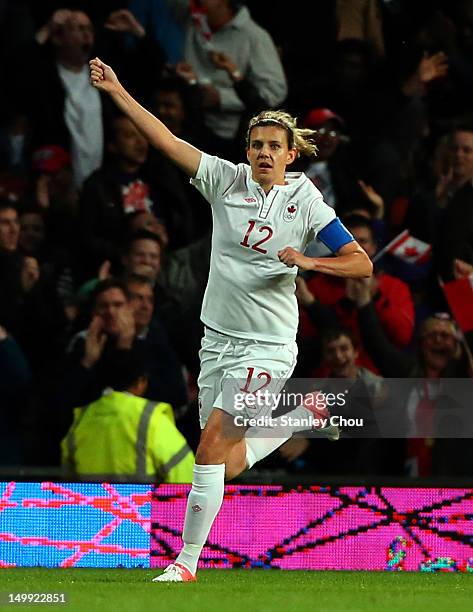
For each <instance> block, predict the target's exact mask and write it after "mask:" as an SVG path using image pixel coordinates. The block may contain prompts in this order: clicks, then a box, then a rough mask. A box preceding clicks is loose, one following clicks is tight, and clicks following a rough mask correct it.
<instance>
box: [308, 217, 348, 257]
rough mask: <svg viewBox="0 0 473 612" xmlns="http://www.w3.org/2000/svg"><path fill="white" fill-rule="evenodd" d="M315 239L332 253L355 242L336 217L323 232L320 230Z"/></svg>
mask: <svg viewBox="0 0 473 612" xmlns="http://www.w3.org/2000/svg"><path fill="white" fill-rule="evenodd" d="M317 238H318V239H319V240H320V241H321V242H323V243H324V244H325V246H326V247H328V248H329V249H330V250H331V251H332V252H333V253H336V252H337V251H338V250H339V249H341V248H342V246H345V244H348V243H349V242H353V241H354V240H355V239H354V238H353V236H352V235H351V234H350V232H349V231H348V230H347V228H346V227H345V226H344V225H343V223H342V222H341V221H340V219H339V218H338V217H335V219H334V220H333V221H330V223H329V224H328V225H326V226H325V227H324V229H323V230H320V232H319V233H318V234H317Z"/></svg>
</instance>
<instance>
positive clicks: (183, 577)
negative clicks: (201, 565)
mask: <svg viewBox="0 0 473 612" xmlns="http://www.w3.org/2000/svg"><path fill="white" fill-rule="evenodd" d="M196 581H197V578H196V577H195V576H194V575H193V574H191V573H190V571H189V570H188V569H187V568H186V567H184V566H183V565H181V564H180V563H171V565H168V566H167V568H166V569H165V570H164V572H163V573H162V574H160V575H159V576H156V578H153V582H196Z"/></svg>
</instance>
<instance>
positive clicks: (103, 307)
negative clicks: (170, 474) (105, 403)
mask: <svg viewBox="0 0 473 612" xmlns="http://www.w3.org/2000/svg"><path fill="white" fill-rule="evenodd" d="M128 282H129V284H130V288H131V289H132V291H133V294H132V295H130V293H129V291H128V286H127V283H124V282H122V281H118V280H116V279H114V278H108V279H106V280H103V281H101V282H99V283H98V285H97V286H96V287H95V289H94V294H93V299H92V301H93V310H92V319H91V322H90V324H89V325H88V328H87V329H85V330H83V331H81V332H79V333H78V334H76V336H75V337H74V338H73V339H72V341H71V343H70V346H69V350H68V364H67V367H66V373H65V380H66V382H64V383H63V384H61V385H60V387H59V388H58V390H57V392H56V393H55V398H56V400H55V403H56V404H57V405H61V406H63V407H72V406H74V405H85V404H87V403H89V402H90V401H93V400H94V399H96V398H97V397H98V396H99V394H100V391H101V389H102V388H103V387H104V384H105V383H104V374H103V372H104V370H106V368H107V363H108V360H109V359H110V357H111V356H113V355H114V354H115V352H116V351H117V350H121V349H128V348H135V349H136V350H137V351H139V352H140V353H141V355H142V358H143V359H144V360H145V363H146V364H147V366H148V368H149V371H150V374H152V376H153V381H152V382H151V384H150V387H149V390H148V391H149V396H150V399H153V400H159V401H166V402H171V401H172V402H173V407H174V408H175V409H176V410H179V408H181V407H182V406H184V405H185V404H186V403H187V394H186V388H185V383H184V381H183V377H182V371H181V367H180V364H179V362H178V360H177V358H176V355H175V353H174V351H173V350H172V348H171V346H170V345H169V342H168V340H167V336H166V333H165V331H164V330H163V327H162V325H161V324H160V322H159V319H157V320H156V321H152V317H153V306H154V299H153V294H152V288H151V283H150V282H149V280H147V279H146V278H138V279H137V278H136V277H135V276H130V277H129V281H128Z"/></svg>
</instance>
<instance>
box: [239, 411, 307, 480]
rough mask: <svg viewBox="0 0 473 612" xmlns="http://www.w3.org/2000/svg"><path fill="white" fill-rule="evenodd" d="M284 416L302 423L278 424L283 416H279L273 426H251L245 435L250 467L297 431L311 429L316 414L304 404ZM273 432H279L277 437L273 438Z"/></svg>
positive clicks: (247, 463) (247, 459) (247, 461)
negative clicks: (271, 435)
mask: <svg viewBox="0 0 473 612" xmlns="http://www.w3.org/2000/svg"><path fill="white" fill-rule="evenodd" d="M284 416H285V417H286V418H287V417H290V418H291V419H294V421H295V422H299V423H300V425H293V426H291V427H290V426H289V425H283V424H278V421H280V420H281V417H279V418H276V419H274V425H273V427H272V428H268V427H250V429H249V430H248V432H247V434H246V436H245V442H246V465H247V467H248V469H250V468H251V467H253V466H254V464H255V463H257V462H258V461H261V460H262V459H264V458H265V457H267V456H268V455H270V454H271V453H272V452H274V451H275V450H276V449H277V448H279V447H280V446H282V445H283V444H284V443H285V442H287V441H288V440H289V439H290V438H291V437H292V435H293V434H295V433H296V432H300V431H307V430H310V428H311V425H310V423H311V420H312V418H313V416H314V415H313V414H312V412H311V411H310V410H308V409H307V408H305V407H304V406H297V408H294V410H291V411H290V412H288V413H287V414H285V415H284ZM271 432H273V433H274V434H277V437H273V438H271V437H270V434H271Z"/></svg>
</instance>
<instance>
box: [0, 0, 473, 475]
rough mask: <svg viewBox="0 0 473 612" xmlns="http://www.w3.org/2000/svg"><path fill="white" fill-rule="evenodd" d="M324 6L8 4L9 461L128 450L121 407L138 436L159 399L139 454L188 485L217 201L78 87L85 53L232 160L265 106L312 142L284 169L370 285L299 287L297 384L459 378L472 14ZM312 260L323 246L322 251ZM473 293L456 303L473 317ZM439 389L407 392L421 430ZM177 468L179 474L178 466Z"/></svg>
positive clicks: (351, 452) (470, 249)
mask: <svg viewBox="0 0 473 612" xmlns="http://www.w3.org/2000/svg"><path fill="white" fill-rule="evenodd" d="M314 6H315V5H314ZM314 10H315V13H316V16H314V13H313V12H312V9H311V11H310V12H308V6H307V3H304V2H303V1H302V0H294V2H292V3H291V4H290V6H289V5H288V4H287V2H285V1H283V0H281V1H278V0H274V1H272V2H261V1H260V2H256V0H252V1H251V0H248V2H240V1H237V0H200V1H199V0H131V1H130V2H127V1H126V0H121V1H120V0H107V1H104V2H100V3H98V2H95V3H93V2H90V1H87V0H83V1H82V2H76V1H74V2H68V3H67V8H66V7H64V6H63V5H62V4H61V3H60V2H56V1H52V0H51V1H46V2H41V3H37V2H33V1H32V0H31V1H28V0H0V58H1V59H0V83H1V87H0V108H1V111H2V112H1V114H0V465H2V466H12V465H15V466H18V465H26V466H59V465H61V462H62V463H63V464H64V465H67V464H69V467H70V468H71V470H72V471H74V470H75V471H76V472H80V469H79V467H78V466H79V464H80V463H81V461H82V459H83V457H82V459H80V460H79V459H77V460H72V461H71V457H72V456H73V455H74V453H80V449H79V448H72V446H71V444H70V443H71V440H72V438H71V432H74V431H75V432H76V434H77V435H76V436H75V442H74V444H76V445H78V444H82V442H84V440H85V437H87V435H89V434H90V433H91V432H92V441H93V443H92V446H91V442H90V438H89V439H88V442H87V444H88V446H87V449H88V450H86V451H85V455H83V456H89V455H90V453H92V454H93V450H90V449H91V448H93V446H94V445H95V446H101V444H103V445H104V447H105V444H107V443H108V442H106V440H108V439H110V440H111V442H110V440H109V442H110V444H112V446H113V444H115V443H116V440H117V439H118V438H120V436H122V437H123V436H126V431H125V429H126V428H125V427H120V423H119V422H118V421H119V419H123V420H126V419H127V418H128V417H127V414H128V413H127V412H126V411H123V410H121V411H120V410H118V408H117V406H122V405H124V402H128V403H127V406H128V404H130V407H129V408H127V410H129V412H130V414H131V412H132V410H134V409H135V408H136V410H137V413H136V414H137V415H138V416H137V417H136V418H137V419H138V420H137V421H136V423H137V425H136V427H137V428H138V433H139V432H141V433H143V431H147V430H146V429H144V428H145V427H147V426H148V423H147V422H146V419H142V418H141V416H140V415H141V414H144V415H146V410H147V408H146V406H148V405H149V403H148V402H147V401H146V400H150V401H151V402H153V403H154V404H153V405H158V406H161V407H162V414H163V415H166V414H167V416H165V417H163V418H165V419H167V420H166V423H167V422H168V421H169V423H171V425H172V428H171V429H169V430H168V428H167V426H166V427H164V426H163V425H162V424H161V425H159V426H158V425H156V427H155V428H154V429H155V430H156V431H154V429H153V432H154V433H153V437H151V436H149V440H148V442H147V441H146V440H145V441H144V442H143V444H145V445H146V444H149V445H152V444H155V445H157V446H159V445H160V444H161V445H162V446H163V447H166V449H167V451H169V452H168V454H167V455H166V457H165V458H163V457H161V458H159V457H156V458H155V459H153V460H152V459H148V462H150V463H149V465H147V466H145V473H146V474H147V475H148V476H150V477H153V476H155V475H156V474H159V473H160V474H161V475H162V477H163V479H166V478H167V479H168V480H170V481H172V480H173V478H174V479H176V478H177V479H178V480H179V481H186V479H188V480H189V481H190V479H191V475H192V461H190V460H189V457H191V455H192V451H191V450H189V447H188V446H187V443H188V444H189V446H190V448H192V449H194V450H195V447H196V443H197V440H198V435H199V431H198V410H197V389H196V380H197V376H198V368H199V363H198V351H199V346H200V338H201V335H202V324H201V323H200V320H199V314H200V305H201V301H202V297H203V293H204V290H205V286H206V280H207V273H208V265H209V256H210V240H211V214H210V209H209V208H210V207H209V206H208V204H207V203H206V202H205V201H204V200H203V199H202V197H201V196H200V195H199V194H198V193H197V191H196V190H194V189H193V188H192V187H191V186H190V184H189V181H188V179H187V177H186V176H185V175H184V174H183V173H182V172H181V171H180V170H178V169H177V168H176V167H174V166H173V165H171V164H170V163H169V162H168V160H166V159H165V158H163V157H162V156H161V155H160V154H158V153H157V152H156V151H154V150H151V149H150V147H149V146H148V143H147V141H146V140H145V139H144V137H143V136H142V135H141V133H140V132H139V131H138V130H137V129H136V128H135V127H134V125H133V123H132V122H131V121H130V120H129V119H128V118H126V117H125V116H122V115H120V114H118V113H117V111H116V109H115V108H114V107H113V106H112V104H111V102H110V100H109V99H107V97H106V96H105V95H102V94H101V93H99V92H98V91H97V90H96V89H94V88H92V87H91V85H90V82H89V72H88V61H89V60H90V59H91V58H92V57H95V56H99V57H100V58H101V59H102V60H103V61H104V62H106V63H107V64H110V65H111V66H112V67H113V69H114V70H115V72H116V73H117V75H118V77H119V79H120V80H121V82H122V83H123V84H124V85H125V87H126V88H127V89H128V90H129V91H130V92H131V93H132V95H133V96H135V97H136V98H137V99H138V100H139V101H140V102H141V103H142V104H143V105H144V106H145V107H146V108H147V109H149V110H150V111H151V112H152V113H154V114H155V115H156V116H158V117H159V118H160V119H161V120H162V121H163V122H164V123H165V124H166V125H167V126H168V127H169V129H171V131H172V132H173V133H174V134H176V135H177V136H179V137H181V138H183V139H185V140H187V141H189V142H191V143H193V144H194V145H195V146H197V147H199V148H200V149H202V150H204V151H206V152H208V153H211V154H215V155H219V156H221V157H223V158H225V159H229V160H231V161H233V162H235V163H240V162H244V161H245V144H244V133H245V127H246V124H247V121H248V118H249V117H251V116H252V115H253V114H255V113H257V112H259V111H260V110H262V109H266V108H284V109H286V110H288V111H289V112H291V113H292V114H295V115H297V116H298V118H299V123H300V125H301V126H304V127H308V128H312V129H314V130H316V136H315V138H316V142H317V146H318V155H317V157H316V158H313V159H306V160H302V159H300V160H297V161H296V166H295V167H294V168H293V169H294V170H302V171H304V172H306V173H307V175H308V176H309V177H310V179H311V180H312V181H313V182H314V184H315V185H316V186H317V187H318V189H320V191H321V192H322V193H323V195H324V198H325V200H326V202H327V203H328V204H329V205H330V206H332V207H333V208H334V209H335V210H336V212H337V215H338V216H339V217H340V218H341V219H342V220H343V221H344V223H345V224H346V226H347V227H348V229H349V230H350V231H351V232H352V234H353V235H354V237H355V238H356V240H357V241H358V242H359V243H360V244H361V246H363V248H364V249H365V250H366V252H367V253H368V254H369V256H370V257H371V258H372V259H373V260H374V261H375V273H374V275H373V277H372V278H370V279H358V280H350V279H349V280H344V279H339V278H334V277H328V276H324V275H320V274H306V275H303V276H299V277H298V279H297V291H296V295H297V299H298V302H299V305H300V312H301V324H300V329H299V339H298V344H299V351H300V358H299V364H298V367H297V371H296V373H295V376H299V377H319V378H331V377H333V378H346V379H347V380H348V379H350V380H352V381H353V380H356V381H357V384H359V385H363V386H364V387H365V388H371V387H375V386H376V382H377V381H378V380H380V379H381V378H382V377H389V378H406V377H407V378H408V377H413V378H428V379H436V378H442V377H448V378H455V377H458V378H467V377H471V376H472V367H473V366H472V363H473V362H472V358H471V352H470V348H469V341H470V340H471V339H470V337H469V335H470V334H469V332H470V328H469V324H468V322H467V323H465V322H464V321H463V319H462V322H461V324H460V325H458V323H460V321H458V322H457V321H455V317H453V316H452V314H451V310H450V307H451V304H449V303H448V302H447V300H446V298H445V293H444V290H443V285H444V284H445V285H448V284H449V283H452V282H457V283H458V282H461V281H463V280H465V279H469V278H470V275H471V273H472V272H473V0H458V1H457V2H455V3H451V2H447V1H446V0H432V1H429V2H427V1H424V0H419V1H416V2H411V1H410V0H322V1H321V2H317V3H316V9H314ZM309 15H310V16H309ZM406 230H407V232H406ZM399 236H401V238H400V239H398V237H399ZM403 237H404V238H403ZM406 237H407V238H408V242H405V241H404V239H405V238H406ZM402 245H404V246H403V248H400V247H401V246H402ZM386 246H387V247H388V248H385V247H386ZM307 252H308V254H310V255H313V256H323V255H326V254H328V252H327V251H326V250H325V247H324V246H323V245H322V244H321V243H320V242H318V241H317V240H316V241H314V242H313V243H311V244H310V245H309V247H308V251H307ZM455 286H456V285H455ZM472 286H473V284H468V283H465V284H464V285H462V291H463V293H462V294H461V298H460V302H461V304H460V305H461V306H462V307H463V309H464V310H466V311H468V310H470V311H471V312H473V289H471V287H472ZM468 287H470V291H469V290H468ZM229 299H231V296H229ZM457 319H458V317H457ZM466 319H468V316H466ZM471 327H472V328H473V324H472V326H471ZM126 364H128V365H126ZM125 366H126V367H125ZM131 371H133V375H131V376H130V375H126V372H128V373H130V372H131ZM117 372H123V373H124V374H123V377H122V378H121V379H120V378H119V377H117ZM114 394H115V395H114ZM431 395H432V394H431ZM431 395H430V396H429V393H428V390H427V388H425V389H424V390H422V389H421V390H420V391H419V392H418V393H417V396H416V398H417V400H415V398H414V397H410V398H409V403H410V410H411V416H412V418H413V419H415V418H416V415H417V413H418V411H419V410H424V411H425V410H426V404H429V403H430V404H431V405H434V404H435V399H436V398H435V397H432V396H431ZM130 397H135V398H139V401H137V403H136V406H135V404H133V402H130V401H129V398H130ZM103 398H105V399H103ZM112 400H113V401H112ZM132 404H133V406H135V408H134V407H133V406H132ZM168 406H171V407H172V410H169V409H168V408H167V407H168ZM78 408H80V409H81V410H82V412H80V414H79V416H78V414H77V413H74V412H73V410H74V409H76V410H77V409H78ZM86 409H87V410H86ZM401 409H404V408H403V407H401V406H400V410H401ZM93 410H96V418H95V421H94V420H93V419H92V416H91V415H93V414H95V413H94V412H93ZM100 411H102V413H101V412H100ZM107 411H108V412H107ZM114 411H115V412H114ZM87 414H88V415H89V421H90V423H89V424H88V425H87V428H88V429H87V428H85V425H84V424H85V423H86V421H85V415H87ZM157 418H158V417H156V419H154V417H153V419H154V420H155V421H156V422H157ZM159 418H160V419H161V413H160V416H159ZM140 419H141V420H140ZM143 422H144V423H145V424H143ZM153 423H154V421H153ZM81 424H82V425H81ZM106 424H107V425H106ZM79 426H83V429H84V431H83V432H82V433H81V436H82V437H81V436H79V429H78V428H79ZM105 427H108V428H112V429H111V430H110V431H112V434H111V435H109V436H107V435H106V434H105V433H104V430H105ZM114 427H115V429H113V428H114ZM140 427H141V429H140ZM153 427H154V425H153ZM176 427H177V428H176ZM165 432H168V433H167V434H166V433H165ZM133 435H135V438H136V436H137V435H138V434H133ZM135 438H133V436H131V439H132V441H133V443H135V442H136V439H135ZM145 438H146V436H145ZM171 438H172V440H173V445H174V446H172V445H171V443H170V440H171ZM186 440H187V443H186ZM61 441H63V444H62V453H61ZM68 444H69V446H68ZM84 444H85V442H84ZM120 444H122V445H121V446H120V445H118V446H115V447H114V448H115V453H116V454H119V455H124V454H126V452H127V451H126V448H127V446H126V443H125V442H121V443H120ZM170 445H171V446H172V448H170ZM470 446H473V444H472V443H470V440H468V439H465V440H451V441H446V440H433V439H419V440H417V441H416V443H413V441H412V440H384V441H381V442H378V444H377V445H376V444H375V443H373V441H370V443H369V444H368V443H364V441H363V440H344V439H342V440H340V441H339V442H337V443H336V444H334V443H330V442H328V441H324V440H305V439H303V438H296V439H294V440H292V441H290V442H288V443H287V444H286V445H285V446H283V447H282V448H281V449H280V451H279V452H278V453H277V454H276V455H275V456H274V457H273V458H272V459H270V460H268V462H267V464H266V465H267V468H268V469H278V470H281V469H283V470H286V471H289V472H294V473H301V472H308V473H314V474H315V475H323V474H356V475H360V474H392V475H398V476H402V475H414V476H417V475H420V476H436V475H442V476H466V475H469V476H471V474H472V473H473V452H472V451H471V450H470ZM168 447H169V448H168ZM173 449H174V450H173ZM186 449H187V450H186ZM158 454H159V453H158ZM165 454H166V453H165ZM77 457H79V455H77ZM84 461H85V463H87V461H86V460H84ZM153 461H155V463H154V464H153ZM183 461H184V462H187V463H186V465H188V468H187V471H186V470H184V469H183V470H181V473H179V474H177V472H175V471H174V472H173V471H172V470H175V469H176V466H178V465H181V467H182V465H183V464H182V462H183ZM159 462H161V463H159ZM92 463H93V462H92ZM104 470H105V471H106V469H105V468H103V469H102V468H100V469H99V468H97V469H94V466H93V465H91V466H90V465H89V466H88V467H84V469H83V471H85V472H95V473H97V474H98V473H102V472H103V471H104ZM116 470H117V473H119V474H120V473H122V474H128V473H130V472H133V468H132V467H129V466H128V467H123V466H121V465H118V464H117V465H116Z"/></svg>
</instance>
